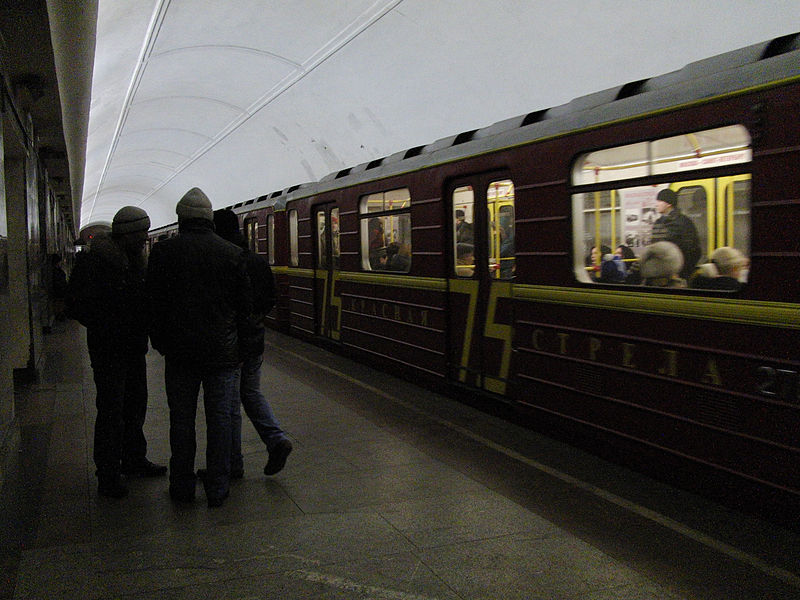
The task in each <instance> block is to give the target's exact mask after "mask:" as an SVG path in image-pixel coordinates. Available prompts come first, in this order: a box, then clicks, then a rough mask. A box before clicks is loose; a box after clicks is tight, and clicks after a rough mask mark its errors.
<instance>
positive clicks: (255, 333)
mask: <svg viewBox="0 0 800 600" xmlns="http://www.w3.org/2000/svg"><path fill="white" fill-rule="evenodd" d="M245 264H246V265H247V274H248V276H249V278H250V285H251V289H252V298H253V304H252V312H251V313H250V315H249V317H248V319H247V321H246V322H245V324H244V326H243V327H240V329H239V348H240V350H241V354H242V357H243V358H251V357H253V356H258V355H260V354H263V352H264V317H266V316H267V314H269V311H271V310H272V307H273V306H275V297H276V290H275V279H274V278H273V276H272V269H271V268H270V266H269V261H268V260H267V259H266V257H264V256H262V255H260V254H254V253H253V252H250V251H249V250H246V251H245Z"/></svg>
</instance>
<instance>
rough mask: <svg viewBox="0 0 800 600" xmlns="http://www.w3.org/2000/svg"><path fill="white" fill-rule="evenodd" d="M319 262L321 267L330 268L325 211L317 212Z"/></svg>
mask: <svg viewBox="0 0 800 600" xmlns="http://www.w3.org/2000/svg"><path fill="white" fill-rule="evenodd" d="M317 264H318V265H319V268H320V269H327V268H328V252H327V248H326V245H325V212H324V211H319V212H318V213H317Z"/></svg>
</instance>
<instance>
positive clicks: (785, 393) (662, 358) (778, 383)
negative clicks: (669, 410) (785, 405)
mask: <svg viewBox="0 0 800 600" xmlns="http://www.w3.org/2000/svg"><path fill="white" fill-rule="evenodd" d="M529 344H530V348H531V350H533V352H535V353H537V354H543V355H550V356H568V357H571V358H577V359H583V360H586V361H590V362H596V363H599V364H606V365H609V366H615V367H619V368H622V369H628V370H631V371H637V372H640V373H647V374H655V375H660V376H662V377H666V378H670V379H676V380H678V381H685V382H687V383H688V382H695V383H699V384H704V385H709V386H713V387H716V388H720V389H724V390H728V391H731V392H741V393H746V394H757V395H759V396H762V397H765V398H770V399H773V400H780V401H783V402H789V403H792V404H800V374H798V372H797V371H795V370H791V369H783V368H779V367H774V366H767V365H763V364H757V363H754V361H752V360H748V359H746V358H743V357H739V356H734V355H729V354H722V353H721V354H717V355H710V354H709V353H708V352H704V351H702V350H694V349H690V348H674V347H667V346H665V345H660V344H657V343H652V342H647V341H638V340H637V341H635V342H634V341H629V340H626V339H624V338H622V337H610V336H609V337H604V336H598V335H592V334H587V333H583V332H574V331H569V332H567V331H559V330H556V329H549V328H537V329H534V330H533V331H532V332H531V333H530V337H529ZM748 374H749V375H748Z"/></svg>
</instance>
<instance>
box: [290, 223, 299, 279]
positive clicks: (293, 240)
mask: <svg viewBox="0 0 800 600" xmlns="http://www.w3.org/2000/svg"><path fill="white" fill-rule="evenodd" d="M299 264H300V259H299V255H298V250H297V210H296V209H292V210H290V211H289V265H290V266H292V267H296V266H297V265H299Z"/></svg>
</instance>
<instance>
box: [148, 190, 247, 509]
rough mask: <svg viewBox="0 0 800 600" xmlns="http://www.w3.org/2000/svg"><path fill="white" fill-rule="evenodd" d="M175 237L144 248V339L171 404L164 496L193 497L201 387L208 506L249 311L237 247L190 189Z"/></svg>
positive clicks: (215, 495) (222, 460) (214, 492)
mask: <svg viewBox="0 0 800 600" xmlns="http://www.w3.org/2000/svg"><path fill="white" fill-rule="evenodd" d="M176 212H177V214H178V235H177V236H175V237H173V238H169V239H167V240H163V241H161V242H158V243H157V244H155V245H154V246H153V248H152V250H151V252H150V268H149V271H148V275H147V291H148V295H149V297H150V301H151V308H152V312H153V325H152V328H151V331H150V340H151V342H152V344H153V348H155V349H156V350H158V351H159V352H160V353H161V354H163V355H164V357H165V372H164V378H165V383H166V391H167V402H168V404H169V415H170V417H169V421H170V427H169V441H170V449H171V451H172V457H171V458H170V482H169V492H170V497H171V498H172V499H173V500H175V501H177V502H191V501H192V500H194V493H195V492H194V490H195V479H196V476H195V472H194V460H195V452H196V450H197V442H196V440H195V418H196V414H197V396H198V393H199V391H200V385H201V384H202V385H203V404H204V408H205V415H206V427H207V443H206V469H207V473H206V476H205V477H204V478H203V484H204V486H205V491H206V498H207V500H208V505H209V506H210V507H217V506H222V504H223V502H224V501H225V498H227V497H228V492H229V483H230V450H231V416H230V413H231V403H232V402H233V401H234V399H235V398H237V394H238V386H237V382H238V378H239V364H240V357H239V339H238V331H237V330H238V328H239V327H240V326H241V324H242V323H243V322H244V320H245V319H246V318H247V316H248V315H249V313H250V304H251V301H250V285H249V279H248V277H247V272H246V270H245V264H244V260H243V251H242V249H241V248H239V247H237V246H236V245H234V244H232V243H230V242H227V241H225V240H223V239H222V238H221V237H219V236H218V235H217V234H215V233H214V221H213V219H214V213H213V209H212V207H211V202H210V201H209V199H208V197H207V196H206V195H205V194H204V193H203V191H202V190H200V189H199V188H192V189H191V190H189V191H188V192H186V194H185V195H184V196H183V198H181V201H180V202H178V205H177V207H176Z"/></svg>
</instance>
